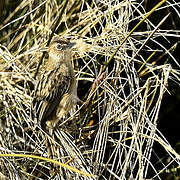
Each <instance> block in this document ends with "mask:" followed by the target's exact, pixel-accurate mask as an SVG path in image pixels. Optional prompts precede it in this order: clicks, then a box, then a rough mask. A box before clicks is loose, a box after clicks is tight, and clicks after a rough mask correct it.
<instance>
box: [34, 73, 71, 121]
mask: <svg viewBox="0 0 180 180" xmlns="http://www.w3.org/2000/svg"><path fill="white" fill-rule="evenodd" d="M71 81H72V80H71V78H70V76H68V75H63V74H62V73H59V72H57V71H48V72H45V73H44V74H43V75H42V76H41V79H40V81H39V82H38V84H37V86H36V89H35V92H34V99H33V103H32V106H33V112H34V114H35V117H36V118H37V120H38V121H39V122H40V123H41V124H42V123H43V122H45V121H47V118H48V116H50V115H51V113H53V111H54V110H55V109H56V107H57V106H58V104H59V103H60V101H61V99H62V97H63V95H64V94H65V93H67V92H68V90H69V88H70V84H71Z"/></svg>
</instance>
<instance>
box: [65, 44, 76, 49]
mask: <svg viewBox="0 0 180 180" xmlns="http://www.w3.org/2000/svg"><path fill="white" fill-rule="evenodd" d="M75 44H76V43H69V44H68V45H67V47H68V48H72V47H73V46H74V45H75Z"/></svg>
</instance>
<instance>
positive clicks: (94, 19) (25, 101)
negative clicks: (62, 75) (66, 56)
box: [0, 0, 180, 179]
mask: <svg viewBox="0 0 180 180" xmlns="http://www.w3.org/2000/svg"><path fill="white" fill-rule="evenodd" d="M4 3H5V1H4ZM143 3H145V2H143V1H141V2H138V1H133V0H124V1H114V0H104V1H98V0H94V1H86V0H84V1H79V0H76V1H62V2H61V1H56V0H52V1H49V0H44V1H36V0H31V1H25V0H22V1H21V2H20V4H19V6H17V7H16V8H15V9H14V10H13V11H12V12H11V13H10V14H9V16H7V17H6V18H4V21H3V22H2V23H1V24H0V34H1V38H0V70H1V71H0V176H1V177H2V179H5V178H7V179H146V178H149V179H161V178H162V176H161V175H162V174H163V173H164V172H165V171H167V170H169V168H170V167H171V165H172V164H173V166H174V167H176V171H177V169H178V167H179V165H180V155H179V154H177V153H176V151H175V150H174V149H173V148H172V147H171V145H170V144H169V143H168V141H167V140H166V138H165V137H164V136H163V134H162V133H161V132H160V131H159V130H158V127H157V123H158V116H159V110H160V107H161V102H162V100H163V95H164V93H165V92H168V83H169V80H173V81H176V82H177V84H179V83H180V79H179V75H180V73H179V67H180V65H179V63H178V60H177V59H175V58H174V57H173V54H172V52H173V51H174V49H175V48H176V45H177V43H178V41H177V40H176V41H175V42H174V43H170V42H169V41H170V40H169V39H170V38H171V37H173V38H176V39H177V38H179V31H178V30H177V29H175V28H174V29H167V30H163V29H161V26H162V25H163V24H164V23H166V21H167V20H168V18H169V16H170V14H169V13H167V12H169V11H175V12H176V16H178V18H179V17H180V15H179V12H180V11H179V10H180V6H179V3H177V2H175V1H174V0H172V1H166V0H162V1H161V4H159V6H154V8H152V9H151V10H150V11H149V12H150V13H147V12H146V9H144V6H143ZM0 9H1V8H0ZM153 11H156V14H161V13H166V15H165V16H163V17H162V18H161V17H159V18H158V19H157V21H156V24H154V23H153V22H152V21H151V19H150V17H151V16H152V13H153ZM4 13H7V12H6V11H5V10H4ZM0 15H1V14H0ZM140 24H143V28H141V26H140ZM133 27H135V28H134V29H133ZM131 30H132V31H131ZM53 35H58V36H60V37H65V38H70V39H71V40H72V41H74V42H76V44H77V45H76V49H77V50H76V52H74V58H73V59H74V61H73V66H74V68H75V73H76V78H77V80H78V95H79V97H80V99H81V100H83V101H84V104H83V105H82V106H78V105H77V106H76V107H75V109H74V110H73V111H72V112H70V114H69V116H68V117H67V118H66V119H65V121H63V122H61V123H60V124H59V128H58V130H56V131H55V136H56V137H50V136H49V135H48V134H47V133H46V132H44V131H43V129H41V127H39V125H38V123H37V122H35V121H34V120H33V119H32V117H31V115H30V114H31V113H30V111H31V102H32V97H33V90H34V85H35V84H36V82H37V81H38V78H39V76H38V74H40V73H41V71H43V67H44V64H45V63H46V59H47V57H46V54H45V53H43V51H42V50H43V48H44V47H46V46H47V45H48V44H49V42H50V40H51V38H52V36H53ZM167 43H168V44H169V46H166V44H167ZM39 67H40V68H39ZM174 67H176V69H175V68H174ZM36 73H37V76H36ZM46 139H48V140H50V141H51V142H52V144H53V147H54V155H55V156H54V157H53V159H49V158H48V157H49V156H48V151H47V147H46V144H45V141H46ZM154 144H156V145H157V146H158V148H159V149H163V150H165V151H166V154H167V155H168V156H169V157H170V160H169V162H168V163H167V164H164V163H163V162H162V161H160V159H159V158H158V152H155V149H154ZM153 154H155V155H156V160H154V159H153V158H152V157H154V155H153ZM157 161H159V164H158V166H157V165H156V163H157ZM52 163H53V164H57V165H58V170H57V171H54V172H53V174H52V173H51V166H52Z"/></svg>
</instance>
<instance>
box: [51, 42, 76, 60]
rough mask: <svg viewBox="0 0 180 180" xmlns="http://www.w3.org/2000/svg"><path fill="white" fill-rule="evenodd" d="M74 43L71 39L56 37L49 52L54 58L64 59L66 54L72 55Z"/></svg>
mask: <svg viewBox="0 0 180 180" xmlns="http://www.w3.org/2000/svg"><path fill="white" fill-rule="evenodd" d="M74 45H75V43H71V42H70V41H69V40H66V39H60V38H54V39H53V40H52V42H51V43H50V45H49V48H48V54H49V56H50V57H52V58H61V59H62V58H63V59H64V58H65V57H66V56H71V54H72V47H73V46H74ZM68 59H69V58H68Z"/></svg>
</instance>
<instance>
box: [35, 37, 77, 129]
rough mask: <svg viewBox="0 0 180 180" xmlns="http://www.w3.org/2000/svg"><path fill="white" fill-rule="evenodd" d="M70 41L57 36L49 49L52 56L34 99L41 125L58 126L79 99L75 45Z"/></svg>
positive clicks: (38, 84) (36, 113)
mask: <svg viewBox="0 0 180 180" xmlns="http://www.w3.org/2000/svg"><path fill="white" fill-rule="evenodd" d="M73 45H74V44H72V43H70V42H69V41H67V40H62V39H57V38H55V39H54V40H53V41H52V42H51V44H50V45H49V48H48V54H49V58H48V61H47V63H46V66H45V70H44V72H43V73H42V75H41V77H40V80H39V82H38V83H37V85H36V88H35V92H34V99H33V105H32V106H33V112H34V115H35V117H36V118H37V121H38V122H40V124H41V127H42V128H45V127H46V125H48V126H49V127H52V128H54V127H55V126H56V125H57V123H58V121H59V120H60V119H61V118H62V117H63V116H64V115H66V114H67V113H68V112H69V111H70V109H71V108H72V107H73V105H74V104H76V102H77V101H78V97H77V87H76V79H75V75H74V71H73V68H72V64H71V60H72V46H73Z"/></svg>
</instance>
